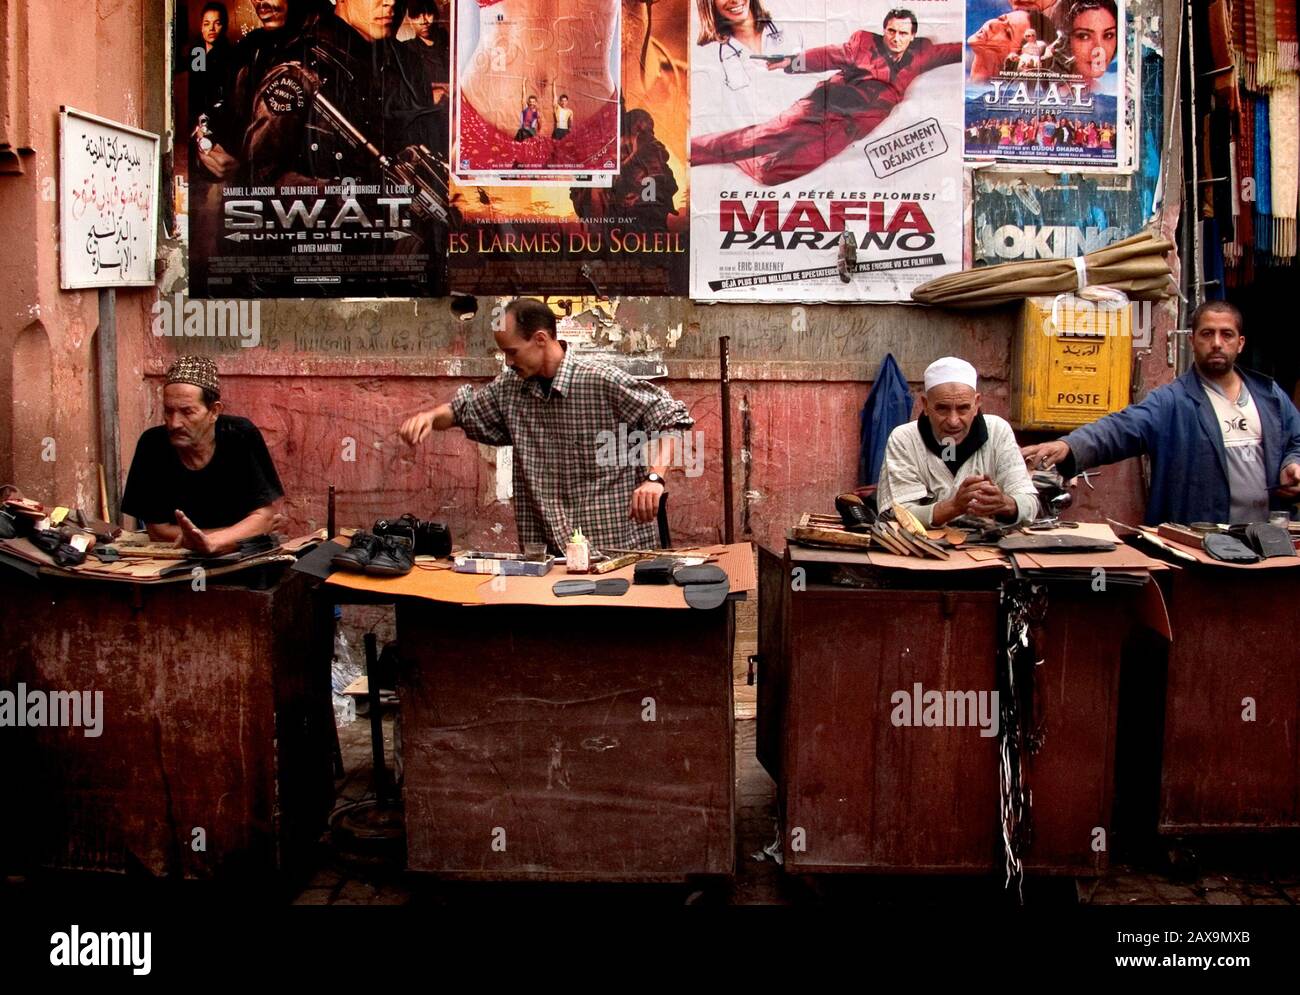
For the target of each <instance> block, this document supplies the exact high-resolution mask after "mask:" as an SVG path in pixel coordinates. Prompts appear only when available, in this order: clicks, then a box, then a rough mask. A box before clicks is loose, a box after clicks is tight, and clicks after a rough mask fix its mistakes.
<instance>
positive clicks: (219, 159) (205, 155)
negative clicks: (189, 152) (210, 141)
mask: <svg viewBox="0 0 1300 995" xmlns="http://www.w3.org/2000/svg"><path fill="white" fill-rule="evenodd" d="M196 151H197V152H198V155H199V162H201V163H202V164H203V168H204V169H206V170H207V171H208V172H209V173H211V174H212V177H213V178H214V179H216V180H217V181H219V182H225V181H226V180H231V179H234V177H235V174H236V173H238V172H239V160H238V159H236V158H235V157H234V156H232V155H230V153H228V152H227V151H226V150H225V149H223V148H222V147H221V146H220V145H213V146H212V148H210V149H208V150H207V151H206V152H205V151H204V150H203V149H202V148H198V149H196Z"/></svg>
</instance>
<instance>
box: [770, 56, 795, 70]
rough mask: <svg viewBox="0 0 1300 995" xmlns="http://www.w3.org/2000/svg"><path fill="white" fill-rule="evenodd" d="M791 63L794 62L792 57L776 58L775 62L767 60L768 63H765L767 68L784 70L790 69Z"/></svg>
mask: <svg viewBox="0 0 1300 995" xmlns="http://www.w3.org/2000/svg"><path fill="white" fill-rule="evenodd" d="M793 63H794V60H793V59H780V60H778V61H776V62H769V63H768V64H767V68H768V69H785V70H787V71H789V70H790V66H791V65H793Z"/></svg>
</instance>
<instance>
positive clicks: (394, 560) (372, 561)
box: [330, 532, 415, 577]
mask: <svg viewBox="0 0 1300 995" xmlns="http://www.w3.org/2000/svg"><path fill="white" fill-rule="evenodd" d="M330 562H331V563H333V565H334V566H335V567H338V568H339V569H340V570H349V571H351V572H352V573H364V574H369V575H370V576H372V577H403V576H405V575H406V574H408V573H410V572H411V568H412V567H414V566H415V552H414V550H413V549H412V548H411V544H410V542H408V541H407V540H406V539H405V538H404V537H403V536H392V535H387V536H377V535H373V534H371V533H369V532H358V533H357V534H356V535H354V536H353V537H352V545H351V546H349V547H348V548H347V549H345V550H343V551H342V552H339V553H335V554H334V557H333V559H332V560H331V561H330Z"/></svg>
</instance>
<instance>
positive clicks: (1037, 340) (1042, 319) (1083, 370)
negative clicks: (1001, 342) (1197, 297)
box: [1011, 294, 1133, 429]
mask: <svg viewBox="0 0 1300 995" xmlns="http://www.w3.org/2000/svg"><path fill="white" fill-rule="evenodd" d="M1132 361H1133V316H1132V305H1131V304H1129V303H1124V304H1115V303H1110V302H1093V301H1088V300H1084V299H1082V298H1079V297H1076V296H1074V295H1073V294H1062V295H1060V296H1057V297H1030V298H1027V299H1026V300H1025V302H1024V306H1023V310H1022V311H1021V321H1020V330H1019V335H1017V337H1016V340H1015V345H1014V347H1013V349H1012V365H1011V420H1012V422H1013V424H1014V425H1015V426H1016V428H1021V429H1070V428H1078V427H1079V426H1080V425H1087V424H1088V423H1089V422H1094V421H1096V420H1097V419H1098V418H1100V417H1102V416H1103V415H1106V414H1109V413H1110V412H1112V411H1119V410H1120V409H1121V408H1123V407H1125V406H1126V405H1127V404H1128V403H1129V380H1130V376H1131V371H1132Z"/></svg>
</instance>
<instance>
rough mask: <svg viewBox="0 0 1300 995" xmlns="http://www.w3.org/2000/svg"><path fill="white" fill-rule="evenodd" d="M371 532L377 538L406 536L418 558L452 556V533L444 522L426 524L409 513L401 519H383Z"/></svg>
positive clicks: (444, 557)
mask: <svg viewBox="0 0 1300 995" xmlns="http://www.w3.org/2000/svg"><path fill="white" fill-rule="evenodd" d="M371 531H372V532H373V533H374V534H375V535H377V536H387V535H395V536H404V537H407V538H409V539H410V540H411V543H412V545H413V546H414V547H415V555H416V556H436V557H438V558H439V559H442V560H445V559H447V558H448V557H449V556H451V532H449V531H448V529H447V526H446V525H444V524H443V523H442V522H426V521H424V520H423V519H420V518H416V517H415V516H414V515H412V514H410V513H409V512H408V513H407V514H405V515H403V516H402V517H401V518H381V519H380V520H379V521H377V522H375V526H374V528H373V529H371Z"/></svg>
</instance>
